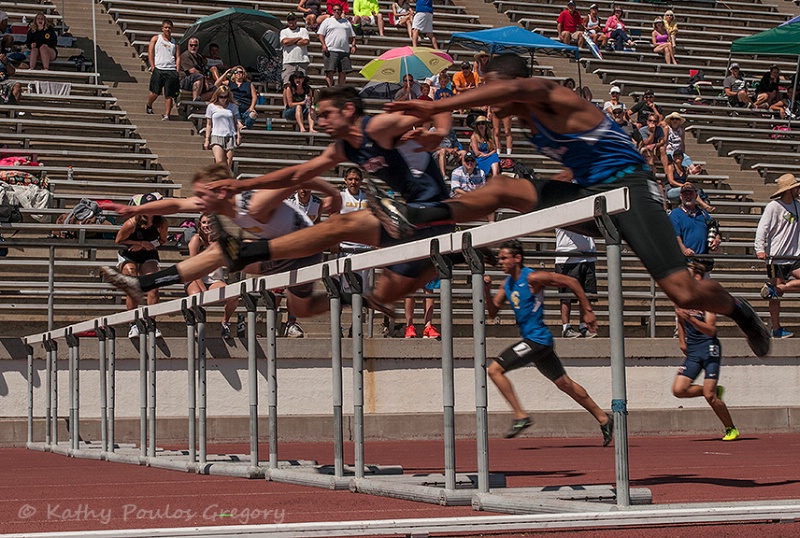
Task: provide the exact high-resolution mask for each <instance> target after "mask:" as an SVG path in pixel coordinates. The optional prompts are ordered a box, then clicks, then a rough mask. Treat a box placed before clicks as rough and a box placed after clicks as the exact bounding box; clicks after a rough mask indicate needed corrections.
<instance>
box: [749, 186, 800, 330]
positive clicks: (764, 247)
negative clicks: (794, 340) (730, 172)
mask: <svg viewBox="0 0 800 538" xmlns="http://www.w3.org/2000/svg"><path fill="white" fill-rule="evenodd" d="M776 183H777V185H778V190H776V191H775V192H774V193H773V194H772V196H770V198H771V199H772V201H771V202H770V203H768V204H767V205H766V207H765V208H764V211H763V212H762V213H761V219H760V220H759V221H758V228H757V229H756V239H755V244H754V246H755V251H756V257H757V258H758V259H759V260H764V261H765V262H766V264H767V278H768V279H769V281H768V282H767V283H766V284H764V286H763V287H762V288H761V296H762V297H764V298H765V299H773V300H772V301H770V302H769V318H770V322H771V324H772V337H773V338H789V337H791V336H793V335H794V333H792V332H790V331H788V330H786V329H785V328H783V327H782V326H781V321H780V315H781V302H780V300H778V298H779V297H780V296H782V295H783V294H784V293H785V292H786V291H794V290H796V289H797V288H798V283H800V280H798V279H800V261H798V260H791V259H781V258H782V257H784V256H789V257H794V256H798V254H800V224H798V218H800V204H799V203H798V201H797V196H798V194H800V182H798V181H797V178H796V177H795V176H793V175H792V174H784V175H782V176H781V177H779V178H778V180H777V181H776ZM789 279H794V280H792V281H791V282H787V281H789Z"/></svg>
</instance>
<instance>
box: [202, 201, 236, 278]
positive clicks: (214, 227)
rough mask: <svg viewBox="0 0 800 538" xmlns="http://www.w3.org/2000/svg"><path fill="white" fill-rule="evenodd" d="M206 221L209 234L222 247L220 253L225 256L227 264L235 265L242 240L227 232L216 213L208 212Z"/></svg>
mask: <svg viewBox="0 0 800 538" xmlns="http://www.w3.org/2000/svg"><path fill="white" fill-rule="evenodd" d="M208 221H209V224H211V236H212V237H214V238H215V239H216V241H217V242H218V243H219V244H220V246H221V247H222V253H223V255H224V256H225V261H226V262H227V266H228V267H236V262H237V261H238V260H239V252H240V251H241V249H242V240H241V239H239V238H238V237H236V236H235V235H233V234H231V233H229V232H228V231H227V230H226V229H225V227H224V226H223V224H222V221H221V220H220V218H219V217H218V216H217V215H216V214H214V213H212V214H210V215H209V216H208Z"/></svg>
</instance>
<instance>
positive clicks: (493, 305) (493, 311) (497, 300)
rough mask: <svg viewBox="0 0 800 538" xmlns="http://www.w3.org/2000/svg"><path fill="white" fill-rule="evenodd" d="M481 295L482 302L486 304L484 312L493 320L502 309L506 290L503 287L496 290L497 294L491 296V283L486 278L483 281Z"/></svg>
mask: <svg viewBox="0 0 800 538" xmlns="http://www.w3.org/2000/svg"><path fill="white" fill-rule="evenodd" d="M483 283H484V286H483V294H484V300H485V302H486V311H487V313H488V314H489V317H490V318H493V317H495V316H496V315H497V313H498V312H499V311H500V308H502V306H503V304H505V302H506V290H505V289H503V287H500V289H498V290H497V293H495V294H494V296H492V281H491V279H490V278H489V277H488V276H487V277H484V279H483Z"/></svg>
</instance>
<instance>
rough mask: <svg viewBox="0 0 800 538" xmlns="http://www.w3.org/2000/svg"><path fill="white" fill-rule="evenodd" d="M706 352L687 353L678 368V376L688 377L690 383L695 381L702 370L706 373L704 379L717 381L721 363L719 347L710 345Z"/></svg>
mask: <svg viewBox="0 0 800 538" xmlns="http://www.w3.org/2000/svg"><path fill="white" fill-rule="evenodd" d="M708 347H709V349H708V351H705V350H704V351H703V352H702V353H691V352H690V353H689V355H687V356H686V360H685V361H684V363H683V365H682V366H679V367H678V375H682V376H684V377H688V378H689V379H691V380H692V381H694V380H695V379H697V376H699V375H700V372H701V371H702V370H705V372H706V379H715V380H717V381H719V367H720V364H721V362H722V353H721V349H720V347H719V346H717V345H714V344H710V345H709V346H708Z"/></svg>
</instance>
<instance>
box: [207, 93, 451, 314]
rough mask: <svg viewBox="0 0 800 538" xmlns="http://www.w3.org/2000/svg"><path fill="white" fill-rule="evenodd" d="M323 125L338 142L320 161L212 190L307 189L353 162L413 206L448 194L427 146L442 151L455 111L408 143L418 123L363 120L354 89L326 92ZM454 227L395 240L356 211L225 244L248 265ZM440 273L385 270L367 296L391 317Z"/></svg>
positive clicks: (406, 266) (417, 265)
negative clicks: (289, 230)
mask: <svg viewBox="0 0 800 538" xmlns="http://www.w3.org/2000/svg"><path fill="white" fill-rule="evenodd" d="M317 105H318V109H317V125H318V127H319V128H320V129H321V130H323V131H324V132H325V133H327V134H329V135H330V136H332V137H334V138H335V139H336V141H335V142H333V143H332V144H330V145H329V146H328V147H327V148H325V150H324V151H323V152H322V153H321V154H320V155H319V156H317V157H314V158H313V159H311V160H309V161H308V162H306V163H303V164H299V165H295V166H292V167H289V168H285V169H283V170H279V171H276V172H272V173H270V174H267V175H264V176H260V177H257V178H253V179H248V180H239V181H221V182H217V183H216V184H214V185H212V186H211V187H212V188H215V189H223V190H226V191H234V192H239V191H245V190H252V189H270V188H284V187H286V186H291V185H293V184H302V183H304V182H306V181H308V180H309V179H310V178H313V177H315V176H317V175H319V174H323V173H325V172H327V171H329V170H332V169H334V168H335V167H336V166H337V165H338V164H339V163H341V162H345V161H351V162H354V163H356V164H357V165H359V167H361V168H362V169H363V170H365V171H366V172H369V173H371V174H373V175H374V176H376V177H378V178H380V179H382V180H383V181H384V182H385V183H386V184H387V185H388V186H389V187H390V188H391V189H392V190H394V191H395V192H396V193H397V194H399V195H400V196H402V197H403V198H404V200H405V201H406V202H407V203H409V204H411V205H412V206H414V207H417V208H421V207H425V206H428V205H430V204H433V203H440V202H441V201H442V200H445V199H446V198H447V197H448V196H449V189H448V188H447V185H446V184H445V182H444V178H443V177H442V175H441V172H440V171H439V167H438V166H437V165H436V163H435V162H434V160H433V158H432V156H431V154H430V153H429V152H428V151H425V148H426V147H436V146H437V145H438V143H439V141H440V140H441V137H442V136H444V135H445V134H447V133H449V132H450V124H451V120H450V113H449V112H445V113H442V114H438V115H436V116H435V117H434V118H433V124H434V127H435V128H436V129H435V130H434V131H425V132H424V133H422V136H420V137H416V138H415V139H414V140H404V139H403V137H404V135H406V134H407V133H408V132H409V131H411V130H412V129H413V128H414V126H415V125H416V124H418V123H419V121H418V120H417V119H415V118H413V117H411V116H406V115H403V114H399V113H395V114H380V115H378V116H375V117H367V116H365V115H364V104H363V102H362V100H361V98H360V97H359V96H358V91H357V90H356V89H355V88H352V87H349V86H336V87H333V88H325V89H323V90H320V92H319V94H318V96H317ZM453 229H454V227H453V225H452V224H443V225H440V226H433V227H431V228H426V229H423V230H418V231H417V232H416V233H415V234H413V236H412V237H410V238H408V239H407V238H403V239H395V238H392V237H391V236H389V235H388V234H387V233H386V231H385V230H384V229H383V227H382V226H381V223H380V221H379V220H378V219H377V218H376V217H375V215H373V214H372V213H371V212H370V211H352V212H350V213H343V214H336V215H332V216H331V217H330V218H329V219H327V220H326V221H324V222H322V223H320V224H317V225H316V226H313V227H312V228H309V229H307V230H301V232H302V233H296V234H295V233H292V234H288V235H286V236H281V237H278V238H275V239H271V240H269V241H252V242H248V243H240V242H239V241H238V240H237V238H235V237H225V238H222V241H223V242H224V243H226V244H227V245H228V246H229V247H230V248H227V249H226V251H227V252H229V255H230V256H236V257H246V258H247V259H248V260H280V259H296V258H303V257H305V256H309V255H311V254H315V253H318V252H322V251H323V250H325V249H327V248H331V247H333V246H335V245H338V244H339V243H341V242H343V241H354V242H358V243H364V244H367V245H372V246H390V245H394V244H398V243H403V242H406V241H408V240H415V239H422V238H425V237H433V236H436V235H440V234H443V233H448V232H451V231H453ZM434 274H435V269H434V268H433V265H432V263H431V262H430V260H429V259H424V260H419V261H413V262H407V263H403V264H396V265H392V266H389V267H387V268H385V270H384V271H383V272H382V273H381V275H380V278H378V279H377V280H376V282H375V286H374V288H373V290H372V291H371V293H369V294H367V295H365V298H366V299H367V301H368V303H369V304H370V305H371V306H372V307H373V308H375V309H378V310H382V311H385V312H387V313H389V312H391V309H390V308H388V307H386V306H384V305H386V304H388V303H391V302H393V301H395V300H398V299H400V298H402V297H405V296H406V295H409V294H411V293H413V292H414V291H416V290H417V289H419V288H421V287H422V286H423V285H424V284H425V283H426V282H428V281H429V280H431V278H432V277H433V275H434Z"/></svg>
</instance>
